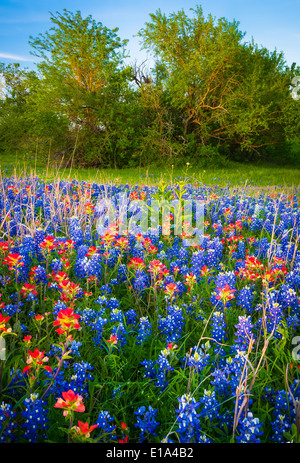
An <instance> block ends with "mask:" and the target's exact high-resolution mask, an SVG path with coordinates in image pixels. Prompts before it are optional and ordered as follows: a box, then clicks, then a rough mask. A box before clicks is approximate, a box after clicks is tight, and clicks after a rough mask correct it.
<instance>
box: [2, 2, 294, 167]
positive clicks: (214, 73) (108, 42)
mask: <svg viewBox="0 0 300 463" xmlns="http://www.w3.org/2000/svg"><path fill="white" fill-rule="evenodd" d="M50 20H51V22H52V27H51V28H50V30H49V31H47V32H45V33H44V34H39V35H38V36H37V37H35V38H33V37H30V39H29V43H30V45H31V47H32V54H33V55H34V56H36V57H38V58H39V59H40V61H39V62H38V64H37V69H36V71H28V70H24V69H21V68H20V65H19V64H17V63H16V64H13V65H4V64H3V63H2V64H1V65H0V72H1V73H2V75H3V76H4V78H5V82H6V99H5V100H1V101H0V109H1V113H0V150H10V149H14V150H15V149H16V148H17V149H18V150H27V151H28V150H31V149H34V148H33V147H34V146H35V145H36V143H37V142H38V143H39V147H40V153H41V155H45V153H47V155H49V153H50V155H51V156H52V157H53V158H57V159H60V160H61V159H63V160H64V162H69V163H70V162H73V163H75V164H80V165H85V166H101V167H105V166H110V167H122V166H131V165H132V166H133V165H143V164H146V163H149V162H151V161H152V162H157V161H160V162H165V160H166V159H168V160H172V162H177V161H178V162H181V161H186V160H188V159H190V158H192V159H193V160H196V162H198V161H199V162H209V161H218V160H219V161H221V160H225V159H253V158H254V157H262V158H266V159H270V158H273V157H274V156H276V152H278V150H279V151H280V150H281V152H283V151H282V150H284V152H285V153H288V151H289V145H290V144H291V143H292V142H294V141H299V133H300V130H299V127H300V122H299V121H300V103H299V101H298V100H297V99H296V98H292V96H291V92H292V89H293V79H294V78H295V76H298V75H300V68H299V67H297V65H296V64H294V65H293V66H291V67H288V66H287V65H286V62H285V59H284V55H283V54H282V53H277V52H276V51H272V52H270V51H269V50H267V49H266V48H264V47H258V45H257V44H255V43H254V41H251V42H245V40H244V37H245V35H244V33H243V32H241V31H240V30H239V23H238V22H236V21H234V22H230V21H228V20H226V19H225V18H219V19H217V20H216V19H215V18H213V17H212V16H211V15H208V17H207V18H205V17H204V15H203V11H202V9H201V7H197V8H196V9H194V10H192V13H191V15H187V14H186V13H185V12H184V10H181V11H178V12H176V13H172V14H170V15H169V16H166V15H165V14H164V13H162V12H161V10H158V11H156V13H153V14H150V20H149V21H148V22H146V23H145V26H144V28H142V29H141V30H140V32H139V37H140V39H141V45H142V46H143V47H144V48H146V49H148V50H149V51H150V52H151V53H152V54H153V57H154V59H155V65H154V67H153V69H151V70H149V71H148V72H146V73H145V72H144V69H143V64H142V63H141V64H140V65H139V64H137V63H135V64H134V65H126V64H125V58H126V57H127V54H126V46H127V42H128V41H127V40H122V39H121V38H120V37H119V36H118V28H114V29H109V28H107V27H105V26H103V24H102V23H100V22H96V21H95V20H94V19H93V18H92V17H91V16H88V17H86V18H83V17H82V15H81V13H80V12H79V11H77V12H75V13H72V12H69V11H67V10H63V12H62V13H58V12H57V13H56V14H51V16H50ZM13 121H14V122H13ZM12 126H13V127H14V128H13V129H12V128H11V127H12ZM35 149H36V148H35Z"/></svg>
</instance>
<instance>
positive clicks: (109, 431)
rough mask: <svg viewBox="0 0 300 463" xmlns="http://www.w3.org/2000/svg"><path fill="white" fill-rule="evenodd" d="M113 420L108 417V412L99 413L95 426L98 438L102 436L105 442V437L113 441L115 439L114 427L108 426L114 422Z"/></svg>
mask: <svg viewBox="0 0 300 463" xmlns="http://www.w3.org/2000/svg"><path fill="white" fill-rule="evenodd" d="M114 419H115V418H114V417H112V416H110V414H109V412H108V411H106V410H101V411H100V413H99V416H98V419H97V422H96V424H98V428H97V430H98V431H100V436H101V435H104V436H103V437H104V440H106V436H107V437H108V439H111V440H115V439H116V438H117V436H116V434H115V430H116V425H112V424H110V423H111V422H112V421H114Z"/></svg>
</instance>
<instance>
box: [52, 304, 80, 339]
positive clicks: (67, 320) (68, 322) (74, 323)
mask: <svg viewBox="0 0 300 463" xmlns="http://www.w3.org/2000/svg"><path fill="white" fill-rule="evenodd" d="M79 318H80V315H77V314H75V313H74V312H73V309H72V307H67V308H66V309H62V310H61V311H60V312H59V313H58V315H57V319H56V320H55V322H53V326H59V328H57V330H56V332H57V333H58V334H64V333H67V334H68V333H70V331H71V330H79V329H80V328H81V327H80V325H79V323H78V320H79Z"/></svg>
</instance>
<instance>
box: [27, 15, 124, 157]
mask: <svg viewBox="0 0 300 463" xmlns="http://www.w3.org/2000/svg"><path fill="white" fill-rule="evenodd" d="M50 19H51V21H52V23H53V27H52V28H51V29H50V30H49V31H48V32H46V33H45V34H40V35H39V36H38V37H36V38H32V37H31V38H30V42H29V43H30V44H31V46H32V48H33V52H32V53H33V54H34V55H35V56H37V57H39V58H40V59H41V61H40V62H38V64H37V68H38V73H39V76H40V84H39V89H38V91H37V92H36V93H35V94H34V95H33V97H32V101H31V104H33V105H35V106H36V112H35V117H36V125H37V126H39V123H40V120H41V119H42V120H46V121H47V120H50V121H51V120H52V119H53V117H52V118H51V117H50V113H51V114H52V115H55V117H57V116H59V117H60V118H63V119H64V120H65V121H67V123H68V127H69V129H68V131H67V132H66V133H64V137H63V139H64V140H63V141H64V143H63V145H65V155H66V158H69V160H70V159H71V158H72V159H73V160H74V161H75V162H76V161H82V164H85V163H86V164H94V165H99V166H100V165H103V166H107V165H111V164H112V163H113V162H114V156H115V151H114V150H115V142H114V140H115V134H116V127H115V125H114V124H115V122H116V121H117V120H118V118H119V114H120V108H122V110H123V109H124V106H126V102H127V100H128V98H129V97H130V88H129V79H130V76H131V70H130V68H129V67H125V66H124V65H123V58H124V56H125V46H126V43H127V41H126V40H121V39H120V38H119V37H118V36H117V31H118V29H117V28H115V29H112V30H110V29H108V28H107V27H104V26H103V25H102V24H101V23H99V22H96V21H95V20H93V19H92V17H91V16H88V17H87V18H82V16H81V13H80V12H79V11H77V12H76V13H71V12H69V11H67V10H63V13H62V14H61V13H56V14H55V15H54V14H51V16H50Z"/></svg>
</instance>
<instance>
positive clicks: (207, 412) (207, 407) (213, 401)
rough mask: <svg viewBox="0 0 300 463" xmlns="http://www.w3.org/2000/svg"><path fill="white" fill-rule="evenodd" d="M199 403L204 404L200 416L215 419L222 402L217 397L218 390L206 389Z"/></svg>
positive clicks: (210, 419)
mask: <svg viewBox="0 0 300 463" xmlns="http://www.w3.org/2000/svg"><path fill="white" fill-rule="evenodd" d="M199 403H200V404H202V407H201V410H200V412H199V416H200V417H203V418H205V419H206V420H209V421H213V419H215V418H217V417H218V415H219V408H220V404H219V402H218V400H217V398H216V392H215V391H211V390H207V389H205V390H204V392H203V396H202V397H201V398H200V400H199Z"/></svg>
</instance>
